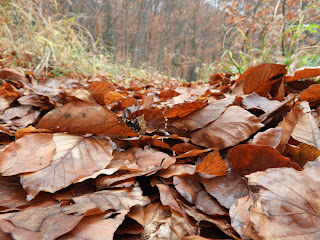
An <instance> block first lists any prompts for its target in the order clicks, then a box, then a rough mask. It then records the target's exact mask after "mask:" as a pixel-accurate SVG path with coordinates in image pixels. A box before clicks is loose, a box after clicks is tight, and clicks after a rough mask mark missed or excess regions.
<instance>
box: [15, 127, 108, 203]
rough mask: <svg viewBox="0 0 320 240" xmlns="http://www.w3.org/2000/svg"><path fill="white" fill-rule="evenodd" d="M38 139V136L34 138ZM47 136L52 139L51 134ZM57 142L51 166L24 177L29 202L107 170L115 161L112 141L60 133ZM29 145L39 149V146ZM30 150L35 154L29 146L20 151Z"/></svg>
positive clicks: (22, 181)
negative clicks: (43, 193)
mask: <svg viewBox="0 0 320 240" xmlns="http://www.w3.org/2000/svg"><path fill="white" fill-rule="evenodd" d="M35 135H38V134H34V135H31V136H35ZM47 135H50V136H52V134H49V133H48V134H47ZM26 137H28V136H26ZM22 139H23V138H21V140H22ZM53 141H54V144H55V146H56V151H55V152H54V155H53V157H52V161H51V164H50V165H48V166H47V167H45V168H43V169H41V170H39V171H37V172H34V173H26V174H23V175H21V184H22V186H23V188H24V189H25V190H26V191H27V193H28V199H29V200H31V199H33V198H34V196H35V195H37V194H38V193H39V192H40V191H45V192H51V193H53V192H56V191H58V190H60V189H63V188H65V187H67V186H69V185H70V184H72V183H74V182H77V181H78V180H80V179H81V178H83V177H86V176H90V175H91V174H93V173H94V172H96V171H99V170H101V169H104V168H105V167H106V166H107V165H108V164H109V163H110V162H111V160H112V159H113V157H112V145H111V143H110V140H109V139H105V138H95V137H83V136H75V135H69V134H63V133H56V134H54V135H53ZM29 144H31V145H36V144H37V142H36V143H34V142H30V143H29ZM26 149H28V150H29V151H30V155H31V153H33V151H32V148H30V147H29V146H23V147H21V148H19V149H18V151H26Z"/></svg>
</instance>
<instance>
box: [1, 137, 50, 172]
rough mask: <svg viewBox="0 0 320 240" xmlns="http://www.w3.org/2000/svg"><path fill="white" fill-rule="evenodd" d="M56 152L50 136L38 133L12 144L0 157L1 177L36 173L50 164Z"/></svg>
mask: <svg viewBox="0 0 320 240" xmlns="http://www.w3.org/2000/svg"><path fill="white" fill-rule="evenodd" d="M55 150H56V145H55V143H54V141H53V135H52V134H46V133H39V134H32V135H28V136H25V137H23V138H20V139H18V140H17V141H15V142H12V143H11V144H10V145H9V146H8V147H7V148H6V149H5V150H4V151H3V153H2V154H1V156H0V172H1V173H2V175H3V176H12V175H16V174H19V173H27V172H36V171H39V170H41V169H43V168H45V167H47V166H48V165H50V163H51V159H52V157H53V155H54V152H55Z"/></svg>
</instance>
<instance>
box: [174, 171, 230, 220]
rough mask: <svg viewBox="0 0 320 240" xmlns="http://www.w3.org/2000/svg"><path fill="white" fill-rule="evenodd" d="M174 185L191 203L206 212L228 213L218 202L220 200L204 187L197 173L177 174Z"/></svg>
mask: <svg viewBox="0 0 320 240" xmlns="http://www.w3.org/2000/svg"><path fill="white" fill-rule="evenodd" d="M173 185H174V187H175V189H176V190H177V191H178V192H179V193H180V194H181V196H183V197H184V198H185V199H186V200H187V201H188V202H189V203H191V204H194V205H195V206H196V207H197V208H198V209H199V210H201V211H202V212H204V213H205V214H208V215H220V216H223V215H226V210H225V209H224V208H223V207H222V206H221V205H220V204H219V203H218V201H217V200H216V199H215V198H213V197H211V196H210V195H209V194H208V193H207V192H206V191H205V190H204V189H203V187H201V184H200V182H199V178H198V176H197V175H192V176H190V175H183V176H179V177H177V176H175V177H173Z"/></svg>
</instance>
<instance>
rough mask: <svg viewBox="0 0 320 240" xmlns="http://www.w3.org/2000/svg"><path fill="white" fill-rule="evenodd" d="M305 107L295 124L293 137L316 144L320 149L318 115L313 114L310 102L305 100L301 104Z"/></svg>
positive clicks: (312, 144)
mask: <svg viewBox="0 0 320 240" xmlns="http://www.w3.org/2000/svg"><path fill="white" fill-rule="evenodd" d="M299 106H300V107H302V108H303V115H302V116H301V118H300V119H299V121H298V122H297V125H296V126H295V128H294V130H293V132H292V137H293V138H294V139H296V140H298V141H300V142H303V143H306V144H309V145H311V146H315V147H316V148H317V149H318V150H320V130H319V120H318V117H317V118H315V117H314V116H313V115H312V112H311V109H310V106H309V103H308V102H306V101H303V102H301V103H300V105H299Z"/></svg>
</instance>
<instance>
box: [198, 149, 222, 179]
mask: <svg viewBox="0 0 320 240" xmlns="http://www.w3.org/2000/svg"><path fill="white" fill-rule="evenodd" d="M227 170H228V168H227V167H226V163H225V162H224V161H223V160H222V157H221V156H220V153H219V151H217V150H216V151H213V152H211V153H209V154H208V155H207V156H205V158H204V159H203V160H202V161H201V162H200V163H199V164H198V165H197V169H196V172H201V173H205V174H209V175H215V176H224V175H226V174H227Z"/></svg>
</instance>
